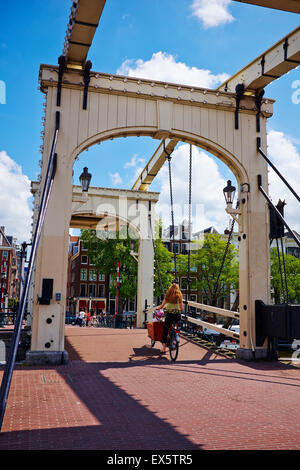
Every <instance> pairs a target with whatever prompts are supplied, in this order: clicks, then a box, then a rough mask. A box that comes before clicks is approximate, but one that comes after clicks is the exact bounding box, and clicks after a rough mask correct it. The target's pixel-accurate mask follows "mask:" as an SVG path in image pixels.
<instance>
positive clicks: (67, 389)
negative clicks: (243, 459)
mask: <svg viewBox="0 0 300 470" xmlns="http://www.w3.org/2000/svg"><path fill="white" fill-rule="evenodd" d="M156 346H157V347H156ZM159 346H160V344H156V345H155V346H154V348H153V349H152V348H151V347H150V340H149V338H148V337H147V332H146V330H141V329H139V330H118V329H105V328H80V327H77V326H66V349H67V350H68V353H69V359H70V360H69V363H68V364H67V365H65V366H63V365H61V366H55V367H53V366H43V367H38V366H30V365H25V364H19V365H17V366H16V367H15V371H14V374H13V379H12V385H11V391H10V394H9V398H8V403H7V408H6V414H5V417H4V422H3V428H2V432H1V434H0V450H15V449H16V450H17V449H22V450H67V449H71V450H72V449H74V450H75V449H77V450H80V449H84V450H89V449H90V450H92V449H94V450H132V449H138V450H141V449H149V450H185V451H187V450H193V449H194V450H195V449H205V450H213V449H225V450H228V449H234V450H243V449H298V450H299V449H300V424H299V423H300V408H299V391H300V373H299V367H291V366H287V365H284V364H282V363H279V362H273V363H270V362H256V363H245V362H244V363H242V362H238V361H237V360H236V359H230V358H227V357H225V356H222V355H220V354H218V353H217V352H215V351H213V350H209V349H208V348H204V347H203V346H199V345H196V344H194V343H193V342H191V341H189V340H188V339H187V338H182V339H181V345H180V352H179V357H178V360H177V361H176V362H175V363H171V362H170V361H169V359H168V356H160V354H159ZM3 370H4V366H1V367H0V378H1V377H2V374H3Z"/></svg>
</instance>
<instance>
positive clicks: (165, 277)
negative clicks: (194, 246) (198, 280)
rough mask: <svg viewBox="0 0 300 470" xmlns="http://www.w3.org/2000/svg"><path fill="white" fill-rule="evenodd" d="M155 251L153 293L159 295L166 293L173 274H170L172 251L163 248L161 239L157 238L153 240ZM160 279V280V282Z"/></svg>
mask: <svg viewBox="0 0 300 470" xmlns="http://www.w3.org/2000/svg"><path fill="white" fill-rule="evenodd" d="M155 252H156V260H157V264H158V269H157V266H156V265H155V267H154V268H155V269H154V295H155V296H156V297H161V296H163V295H164V294H165V293H166V290H167V289H168V287H169V286H170V284H171V282H172V279H173V275H172V267H173V263H172V253H171V252H170V251H169V250H168V249H167V248H165V246H164V244H163V242H162V239H161V238H157V239H156V240H155ZM160 281H161V282H160Z"/></svg>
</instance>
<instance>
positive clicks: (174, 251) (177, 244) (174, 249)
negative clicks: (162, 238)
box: [173, 243, 179, 254]
mask: <svg viewBox="0 0 300 470" xmlns="http://www.w3.org/2000/svg"><path fill="white" fill-rule="evenodd" d="M173 253H176V254H178V253H179V243H173Z"/></svg>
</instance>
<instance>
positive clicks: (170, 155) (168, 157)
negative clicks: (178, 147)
mask: <svg viewBox="0 0 300 470" xmlns="http://www.w3.org/2000/svg"><path fill="white" fill-rule="evenodd" d="M163 146H164V152H165V154H166V158H167V159H168V160H169V161H170V160H171V158H172V152H171V153H168V152H167V150H166V143H165V139H164V140H163Z"/></svg>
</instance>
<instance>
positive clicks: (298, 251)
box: [286, 247, 300, 259]
mask: <svg viewBox="0 0 300 470" xmlns="http://www.w3.org/2000/svg"><path fill="white" fill-rule="evenodd" d="M286 252H287V254H288V255H292V256H295V257H296V258H298V259H300V248H297V247H288V248H287V249H286Z"/></svg>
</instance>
